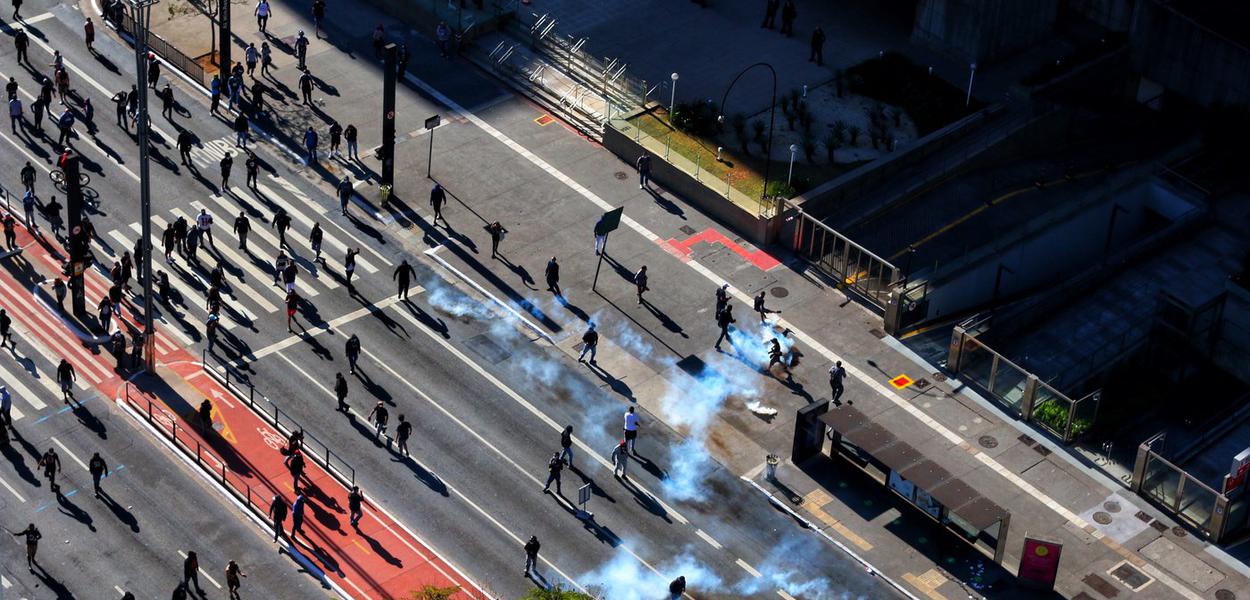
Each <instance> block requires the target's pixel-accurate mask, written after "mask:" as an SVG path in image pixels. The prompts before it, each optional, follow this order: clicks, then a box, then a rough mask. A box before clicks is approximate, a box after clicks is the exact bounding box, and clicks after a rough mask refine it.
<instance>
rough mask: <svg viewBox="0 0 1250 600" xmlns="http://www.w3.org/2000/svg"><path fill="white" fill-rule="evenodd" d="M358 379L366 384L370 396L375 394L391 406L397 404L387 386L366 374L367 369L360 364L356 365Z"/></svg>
mask: <svg viewBox="0 0 1250 600" xmlns="http://www.w3.org/2000/svg"><path fill="white" fill-rule="evenodd" d="M356 379H358V380H360V383H361V384H363V385H364V386H365V391H366V392H368V393H369V395H370V396H373V397H374V398H377V399H378V400H381V401H383V402H385V403H387V404H389V405H391V406H395V405H396V404H395V400H394V397H393V396H392V395H391V392H390V391H389V390H387V389H386V387H385V386H383V385H381V384H379V383H378V382H376V381H374V380H373V378H371V377H369V376H368V375H366V374H365V370H364V369H363V368H362V367H361V366H360V365H356Z"/></svg>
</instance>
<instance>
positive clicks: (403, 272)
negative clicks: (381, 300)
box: [391, 260, 417, 300]
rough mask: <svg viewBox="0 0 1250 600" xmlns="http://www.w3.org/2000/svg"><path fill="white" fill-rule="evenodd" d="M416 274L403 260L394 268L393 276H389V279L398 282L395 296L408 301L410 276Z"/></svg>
mask: <svg viewBox="0 0 1250 600" xmlns="http://www.w3.org/2000/svg"><path fill="white" fill-rule="evenodd" d="M416 274H417V272H416V271H414V270H413V268H412V265H410V264H408V261H407V260H404V261H403V262H401V263H400V264H399V266H398V267H396V268H395V274H394V275H392V276H391V279H393V280H398V281H399V289H398V290H397V292H396V295H397V296H399V297H400V298H401V299H403V300H407V299H408V286H409V285H410V284H411V283H412V276H413V275H416Z"/></svg>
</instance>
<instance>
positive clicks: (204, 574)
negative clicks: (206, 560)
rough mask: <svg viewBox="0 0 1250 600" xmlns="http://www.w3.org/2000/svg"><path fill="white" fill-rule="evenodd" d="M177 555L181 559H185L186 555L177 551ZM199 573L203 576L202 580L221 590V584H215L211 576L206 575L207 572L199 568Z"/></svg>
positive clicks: (215, 581)
mask: <svg viewBox="0 0 1250 600" xmlns="http://www.w3.org/2000/svg"><path fill="white" fill-rule="evenodd" d="M178 554H180V555H181V556H182V557H183V558H186V557H187V553H186V552H183V551H182V550H179V551H178ZM199 571H200V575H203V576H204V579H207V580H208V582H209V583H211V584H213V587H215V588H217V589H219V590H220V589H221V584H220V583H217V580H215V579H213V578H212V576H211V575H209V574H208V571H205V570H204V569H203V567H199Z"/></svg>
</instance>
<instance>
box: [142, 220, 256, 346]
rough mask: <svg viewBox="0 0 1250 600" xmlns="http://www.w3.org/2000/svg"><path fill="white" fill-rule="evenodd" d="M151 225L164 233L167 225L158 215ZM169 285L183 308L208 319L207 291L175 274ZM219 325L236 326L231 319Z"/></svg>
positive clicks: (154, 245)
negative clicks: (197, 288)
mask: <svg viewBox="0 0 1250 600" xmlns="http://www.w3.org/2000/svg"><path fill="white" fill-rule="evenodd" d="M152 224H153V225H156V226H158V227H159V228H160V231H164V230H165V227H166V225H167V221H165V219H164V218H162V217H161V216H159V215H152ZM130 228H131V229H134V230H136V233H142V229H143V228H142V226H141V225H139V224H138V223H131V224H130ZM152 231H153V237H155V235H156V231H157V229H155V228H154V229H153V230H152ZM155 247H156V244H155V243H153V248H155ZM153 268H155V267H153ZM170 270H171V271H172V270H174V267H172V266H171V268H170ZM179 270H182V269H179ZM191 276H192V277H194V276H195V275H194V274H192V275H191ZM169 285H171V286H173V287H174V289H176V290H178V293H179V294H181V295H182V305H183V306H184V307H186V308H187V309H188V310H190V309H192V308H194V309H195V310H196V313H204V317H203V318H205V319H206V318H208V311H207V310H206V309H205V308H204V305H203V302H204V298H205V294H207V293H208V292H207V290H205V291H199V290H196V289H193V288H192V287H191V285H190V284H189V283H187V282H186V280H184V279H183V278H182V275H181V274H180V273H177V272H173V273H170V274H169ZM220 323H221V326H222V327H223V328H225V329H234V328H235V327H237V326H238V324H237V323H235V322H234V320H233V319H222V320H221V321H220Z"/></svg>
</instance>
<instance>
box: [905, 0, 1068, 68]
mask: <svg viewBox="0 0 1250 600" xmlns="http://www.w3.org/2000/svg"><path fill="white" fill-rule="evenodd" d="M1058 14H1059V0H921V1H920V5H919V6H918V7H917V8H916V21H915V25H914V26H913V28H912V34H911V35H912V40H913V41H916V42H918V43H921V44H925V45H928V46H932V47H935V48H938V49H940V50H943V51H946V52H948V53H950V54H953V55H955V56H958V57H960V58H962V59H964V60H966V61H968V62H988V61H990V60H993V59H994V58H997V57H1000V56H1004V55H1006V54H1010V53H1011V52H1013V51H1015V50H1019V49H1021V48H1025V47H1027V46H1030V45H1032V44H1033V43H1035V42H1037V41H1039V40H1041V39H1043V38H1045V37H1047V36H1048V35H1050V32H1051V30H1052V29H1053V28H1054V26H1055V20H1056V18H1057V17H1058Z"/></svg>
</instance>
